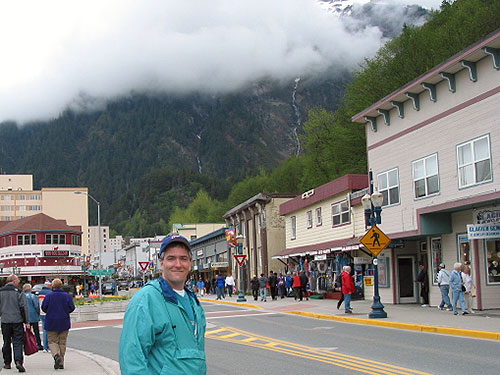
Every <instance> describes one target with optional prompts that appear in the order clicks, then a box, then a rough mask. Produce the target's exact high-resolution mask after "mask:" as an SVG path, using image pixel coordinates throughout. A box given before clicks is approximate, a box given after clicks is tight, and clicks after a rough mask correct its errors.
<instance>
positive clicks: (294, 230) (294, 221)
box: [290, 216, 297, 240]
mask: <svg viewBox="0 0 500 375" xmlns="http://www.w3.org/2000/svg"><path fill="white" fill-rule="evenodd" d="M290 222H291V226H292V227H291V231H292V236H291V239H292V240H294V239H295V237H296V236H297V217H295V216H292V217H291V218H290Z"/></svg>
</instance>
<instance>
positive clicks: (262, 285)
mask: <svg viewBox="0 0 500 375" xmlns="http://www.w3.org/2000/svg"><path fill="white" fill-rule="evenodd" d="M259 290H260V300H261V301H264V302H267V277H265V276H264V274H263V273H261V274H260V277H259Z"/></svg>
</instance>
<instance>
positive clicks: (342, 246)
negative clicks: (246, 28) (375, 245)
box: [272, 237, 361, 259]
mask: <svg viewBox="0 0 500 375" xmlns="http://www.w3.org/2000/svg"><path fill="white" fill-rule="evenodd" d="M360 239H361V237H354V238H344V239H341V240H334V241H329V242H324V243H320V244H315V245H308V246H300V247H293V248H288V249H285V250H283V251H281V252H280V253H278V254H276V255H273V257H272V258H273V259H286V258H290V257H295V256H306V255H321V254H329V253H334V252H340V251H353V250H358V249H359V248H360V242H359V240H360Z"/></svg>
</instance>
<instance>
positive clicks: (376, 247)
mask: <svg viewBox="0 0 500 375" xmlns="http://www.w3.org/2000/svg"><path fill="white" fill-rule="evenodd" d="M360 242H361V243H362V244H363V245H364V246H365V247H366V248H367V249H368V250H370V252H371V253H372V254H373V255H374V256H377V255H379V254H380V252H381V251H382V250H384V249H385V248H386V247H387V245H389V244H390V243H391V239H390V238H389V237H387V235H386V234H385V233H384V232H382V231H381V230H380V229H379V228H378V227H377V226H376V225H374V226H372V227H371V228H370V229H369V230H368V232H366V233H365V235H364V236H363V238H362V239H361V241H360Z"/></svg>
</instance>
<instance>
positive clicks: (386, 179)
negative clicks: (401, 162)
mask: <svg viewBox="0 0 500 375" xmlns="http://www.w3.org/2000/svg"><path fill="white" fill-rule="evenodd" d="M377 181H378V191H379V192H380V193H381V194H382V195H383V196H384V201H383V203H382V206H390V205H393V204H397V203H399V176H398V169H397V168H394V169H391V170H388V171H386V172H383V173H380V174H379V175H377Z"/></svg>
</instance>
